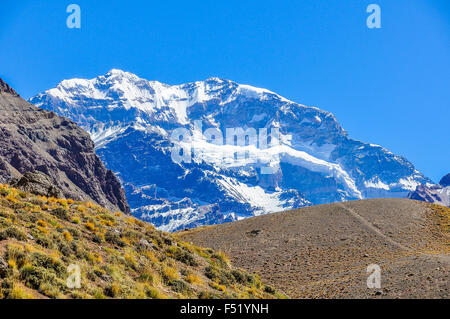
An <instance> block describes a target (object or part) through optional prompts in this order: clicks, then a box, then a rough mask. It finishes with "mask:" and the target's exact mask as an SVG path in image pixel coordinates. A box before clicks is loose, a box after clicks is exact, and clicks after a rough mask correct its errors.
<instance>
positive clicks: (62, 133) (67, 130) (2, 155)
mask: <svg viewBox="0 0 450 319" xmlns="http://www.w3.org/2000/svg"><path fill="white" fill-rule="evenodd" d="M32 171H39V172H42V173H44V174H46V175H48V176H49V177H50V178H51V180H52V182H53V183H54V185H55V186H56V187H57V188H58V189H60V190H61V192H62V194H63V195H64V196H65V197H68V198H73V199H75V200H93V201H95V202H97V203H98V204H100V205H102V206H104V207H106V208H108V209H111V210H117V209H119V210H121V211H123V212H126V213H128V212H129V210H130V209H129V206H128V203H127V200H126V197H125V193H124V190H123V188H122V186H121V184H120V182H119V180H118V179H117V177H116V176H115V175H114V173H113V172H112V171H110V170H107V169H106V168H105V166H104V165H103V163H102V162H101V160H100V159H99V157H98V156H97V155H96V154H95V151H94V143H93V142H92V140H91V139H90V137H89V134H88V133H86V132H85V131H84V130H82V129H81V128H80V127H78V126H77V125H76V124H75V123H74V122H72V121H71V120H68V119H66V118H63V117H60V116H57V115H56V114H55V113H53V112H49V111H44V110H41V109H39V108H37V107H35V106H34V105H32V104H30V103H28V102H26V101H25V100H23V99H22V98H21V97H20V96H19V95H18V94H17V93H16V91H14V90H13V89H12V88H11V87H10V86H9V85H8V84H6V83H5V82H4V81H3V80H1V79H0V183H8V182H9V181H10V180H11V179H13V178H21V177H22V175H23V174H25V173H27V172H32Z"/></svg>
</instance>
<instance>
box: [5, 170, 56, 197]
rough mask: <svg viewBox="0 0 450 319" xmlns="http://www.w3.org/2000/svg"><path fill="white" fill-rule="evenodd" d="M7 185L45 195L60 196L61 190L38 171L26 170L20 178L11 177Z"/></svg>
mask: <svg viewBox="0 0 450 319" xmlns="http://www.w3.org/2000/svg"><path fill="white" fill-rule="evenodd" d="M9 185H11V186H12V187H14V188H18V189H20V190H22V191H24V192H28V193H31V194H34V195H41V196H47V197H57V198H58V197H61V196H62V193H61V191H60V190H59V189H58V188H57V187H55V185H53V181H52V179H51V178H50V177H49V176H48V175H46V174H44V173H42V172H39V171H34V172H27V173H25V174H24V175H23V176H22V177H21V178H13V179H12V180H11V181H10V182H9Z"/></svg>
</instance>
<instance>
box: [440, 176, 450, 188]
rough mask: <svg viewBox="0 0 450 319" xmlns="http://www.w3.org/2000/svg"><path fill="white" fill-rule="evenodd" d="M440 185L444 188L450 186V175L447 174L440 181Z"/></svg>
mask: <svg viewBox="0 0 450 319" xmlns="http://www.w3.org/2000/svg"><path fill="white" fill-rule="evenodd" d="M439 185H441V186H444V187H447V186H450V174H447V175H445V176H444V177H442V178H441V180H440V181H439Z"/></svg>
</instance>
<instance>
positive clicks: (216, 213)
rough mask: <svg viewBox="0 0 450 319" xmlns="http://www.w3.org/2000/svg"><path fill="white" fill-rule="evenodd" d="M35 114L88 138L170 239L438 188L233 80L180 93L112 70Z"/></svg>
mask: <svg viewBox="0 0 450 319" xmlns="http://www.w3.org/2000/svg"><path fill="white" fill-rule="evenodd" d="M30 102H31V103H33V104H35V105H36V106H38V107H41V108H44V109H48V110H52V111H55V112H56V113H58V114H60V115H63V116H66V117H69V118H71V119H73V120H74V121H75V122H77V123H78V124H79V125H80V126H81V127H83V128H84V129H85V130H86V131H87V132H89V133H90V135H91V137H92V139H93V140H94V142H95V145H96V151H97V154H99V156H100V157H101V158H102V160H103V161H104V162H105V165H106V166H107V167H108V168H109V169H112V170H113V171H115V172H116V173H118V175H119V176H120V178H121V180H122V181H123V183H124V187H125V191H126V194H127V197H128V199H129V202H130V205H131V208H132V212H133V214H134V215H136V216H138V217H140V218H142V219H144V220H147V221H150V222H152V223H154V224H155V225H156V226H158V227H160V228H161V229H163V230H169V231H173V230H178V229H182V228H189V227H194V226H198V225H207V224H216V223H222V222H225V221H234V220H238V219H242V218H246V217H250V216H255V215H261V214H266V213H272V212H277V211H282V210H287V209H291V208H297V207H302V206H307V205H311V204H323V203H331V202H337V201H345V200H352V199H363V198H373V197H405V196H406V195H407V194H408V193H409V192H410V191H412V190H414V189H415V188H416V186H417V185H420V184H423V183H431V180H429V179H428V178H427V177H425V176H424V175H423V174H421V173H420V172H419V171H417V170H416V169H415V168H414V166H413V165H412V164H411V163H410V162H409V161H408V160H406V159H405V158H403V157H401V156H398V155H395V154H393V153H391V152H390V151H388V150H386V149H385V148H383V147H381V146H378V145H374V144H367V143H363V142H361V141H357V140H354V139H351V138H350V137H349V136H348V134H347V132H346V131H344V129H343V128H342V127H341V126H340V125H339V123H338V122H337V120H336V118H335V117H334V116H333V114H331V113H329V112H326V111H323V110H320V109H318V108H316V107H307V106H304V105H300V104H298V103H295V102H292V101H289V100H287V99H285V98H283V97H281V96H279V95H278V94H276V93H273V92H271V91H268V90H266V89H260V88H256V87H252V86H248V85H242V84H238V83H235V82H233V81H229V80H224V79H218V78H209V79H207V80H205V81H199V82H193V83H187V84H182V85H173V86H171V85H167V84H163V83H160V82H156V81H148V80H145V79H142V78H139V77H138V76H136V75H134V74H131V73H128V72H123V71H120V70H111V71H110V72H108V73H107V74H105V75H101V76H99V77H97V78H94V79H91V80H86V79H71V80H65V81H62V82H61V83H60V84H59V85H58V86H57V87H55V88H53V89H50V90H48V91H46V92H44V93H42V94H38V95H37V96H35V97H33V98H32V99H30ZM177 147H178V148H177ZM180 156H181V157H182V159H183V160H181V161H180ZM187 159H189V160H187Z"/></svg>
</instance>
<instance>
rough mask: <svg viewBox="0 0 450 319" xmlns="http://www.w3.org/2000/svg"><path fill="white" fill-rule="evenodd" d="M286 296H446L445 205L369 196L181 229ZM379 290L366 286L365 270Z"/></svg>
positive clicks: (449, 267)
mask: <svg viewBox="0 0 450 319" xmlns="http://www.w3.org/2000/svg"><path fill="white" fill-rule="evenodd" d="M178 236H179V237H180V238H181V239H183V240H186V241H189V242H192V243H193V244H195V245H199V246H202V247H211V248H214V249H220V250H222V251H224V252H225V253H226V254H227V255H229V256H230V257H231V261H232V262H233V264H235V265H237V266H239V267H242V268H244V269H246V270H247V271H249V272H254V273H257V274H259V276H260V277H261V280H262V281H264V282H267V283H269V284H271V285H273V286H274V287H275V288H277V289H280V290H282V291H283V292H284V293H286V294H287V295H288V296H289V297H291V298H449V297H450V291H449V274H450V209H449V208H446V207H443V206H438V205H433V204H428V203H423V202H418V201H413V200H408V199H370V200H362V201H350V202H345V203H336V204H328V205H318V206H312V207H306V208H301V209H297V210H292V211H287V212H282V213H276V214H269V215H264V216H259V217H254V218H250V219H246V220H242V221H239V222H234V223H228V224H222V225H218V226H209V227H203V228H198V229H193V230H189V231H182V232H179V233H178ZM370 264H377V265H379V266H380V268H381V288H379V289H377V288H372V289H369V288H368V287H367V278H368V276H369V275H370V273H367V267H368V265H370Z"/></svg>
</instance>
